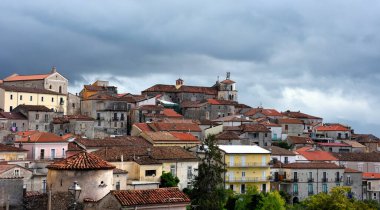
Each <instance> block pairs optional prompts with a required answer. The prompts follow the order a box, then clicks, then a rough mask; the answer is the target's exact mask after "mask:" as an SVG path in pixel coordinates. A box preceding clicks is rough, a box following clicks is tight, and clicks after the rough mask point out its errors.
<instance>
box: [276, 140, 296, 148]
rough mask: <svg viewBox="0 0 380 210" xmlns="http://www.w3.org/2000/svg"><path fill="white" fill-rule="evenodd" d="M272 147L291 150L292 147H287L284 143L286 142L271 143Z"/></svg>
mask: <svg viewBox="0 0 380 210" xmlns="http://www.w3.org/2000/svg"><path fill="white" fill-rule="evenodd" d="M273 145H274V146H278V147H281V148H284V149H290V148H292V146H291V145H289V144H288V142H286V141H280V142H276V143H273Z"/></svg>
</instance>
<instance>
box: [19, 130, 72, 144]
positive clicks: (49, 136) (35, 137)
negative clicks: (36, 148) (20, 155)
mask: <svg viewBox="0 0 380 210" xmlns="http://www.w3.org/2000/svg"><path fill="white" fill-rule="evenodd" d="M24 133H25V132H24ZM15 142H16V143H56V142H67V141H66V140H64V139H63V138H62V137H61V136H58V135H56V134H54V133H47V132H35V133H32V134H30V135H28V136H24V137H22V138H20V139H18V140H16V141H15Z"/></svg>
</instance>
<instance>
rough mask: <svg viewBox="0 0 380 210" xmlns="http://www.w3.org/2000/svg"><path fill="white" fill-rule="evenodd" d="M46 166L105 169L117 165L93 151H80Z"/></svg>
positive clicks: (51, 167)
mask: <svg viewBox="0 0 380 210" xmlns="http://www.w3.org/2000/svg"><path fill="white" fill-rule="evenodd" d="M46 168H48V169H55V170H105V169H114V168H115V166H114V165H111V164H109V163H108V162H107V161H105V160H103V159H101V158H99V157H98V156H96V155H94V154H92V153H87V152H80V153H77V154H76V155H73V156H71V157H68V158H66V159H64V160H61V161H57V162H54V163H52V164H50V165H48V166H46Z"/></svg>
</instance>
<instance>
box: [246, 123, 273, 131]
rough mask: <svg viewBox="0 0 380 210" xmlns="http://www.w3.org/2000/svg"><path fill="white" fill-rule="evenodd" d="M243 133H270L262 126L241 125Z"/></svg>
mask: <svg viewBox="0 0 380 210" xmlns="http://www.w3.org/2000/svg"><path fill="white" fill-rule="evenodd" d="M241 126H242V129H243V132H265V133H269V132H271V131H270V129H269V128H267V127H266V126H265V125H262V124H243V125H241Z"/></svg>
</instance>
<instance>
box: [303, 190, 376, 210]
mask: <svg viewBox="0 0 380 210" xmlns="http://www.w3.org/2000/svg"><path fill="white" fill-rule="evenodd" d="M349 192H350V188H349V187H334V188H333V189H332V190H331V192H330V193H328V194H327V193H319V194H316V195H313V196H311V197H308V198H307V199H305V200H304V201H302V202H301V205H302V206H303V207H304V208H303V209H306V210H317V209H325V210H337V209H353V210H354V209H363V210H371V209H373V210H375V209H377V208H376V207H377V206H376V205H371V203H365V202H363V201H358V200H355V199H350V198H348V196H347V195H348V193H349Z"/></svg>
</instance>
